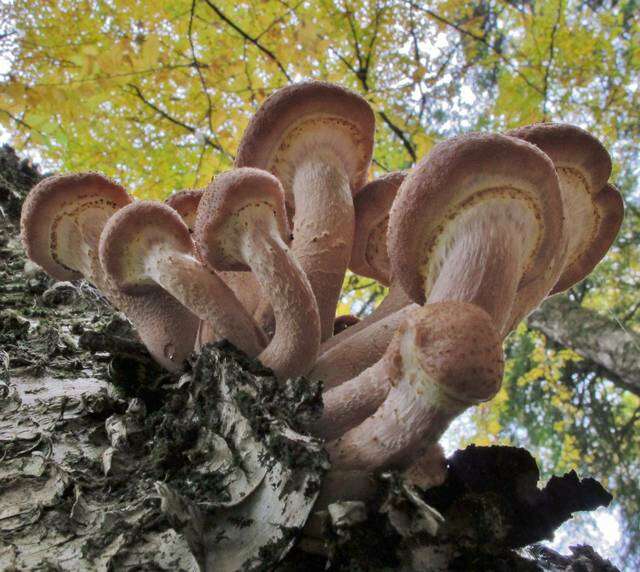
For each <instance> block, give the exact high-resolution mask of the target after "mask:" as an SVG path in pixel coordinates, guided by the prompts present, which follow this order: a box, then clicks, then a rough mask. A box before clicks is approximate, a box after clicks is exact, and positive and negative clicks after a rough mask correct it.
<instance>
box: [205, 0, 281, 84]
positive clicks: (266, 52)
mask: <svg viewBox="0 0 640 572" xmlns="http://www.w3.org/2000/svg"><path fill="white" fill-rule="evenodd" d="M204 1H205V2H206V3H207V5H208V6H209V8H211V9H212V10H213V11H214V12H215V13H216V14H217V16H218V18H220V19H221V20H222V21H223V22H225V23H226V24H228V25H229V26H230V27H231V28H233V29H234V30H235V31H236V32H238V34H240V35H241V36H242V37H243V38H244V39H245V40H247V41H248V42H251V43H252V44H253V45H254V46H255V47H256V48H258V49H259V50H260V51H261V52H262V53H263V54H264V55H265V56H267V57H268V58H269V59H270V60H271V61H273V62H274V63H275V64H276V66H278V69H279V70H280V71H281V72H282V75H283V76H284V77H286V78H287V81H291V77H290V76H289V74H288V73H287V70H286V69H285V67H284V66H283V65H282V62H280V60H279V59H278V58H277V57H276V55H275V54H274V53H273V52H272V51H271V50H270V49H269V48H265V47H264V46H263V45H262V43H261V42H260V41H259V40H258V38H255V37H253V36H251V35H249V34H248V33H247V32H245V31H244V30H243V29H242V28H241V27H240V26H238V24H236V23H235V22H234V21H233V20H231V19H230V18H229V17H228V16H227V15H226V14H225V13H224V12H223V11H222V10H220V8H218V7H217V6H216V5H215V4H214V3H213V2H212V1H211V0H204Z"/></svg>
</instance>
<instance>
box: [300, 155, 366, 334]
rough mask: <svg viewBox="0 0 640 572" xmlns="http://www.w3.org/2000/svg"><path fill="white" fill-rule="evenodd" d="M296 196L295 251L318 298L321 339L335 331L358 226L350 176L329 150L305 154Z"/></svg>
mask: <svg viewBox="0 0 640 572" xmlns="http://www.w3.org/2000/svg"><path fill="white" fill-rule="evenodd" d="M292 190H293V195H294V199H295V209H296V212H295V217H294V227H293V242H292V251H293V254H294V255H295V256H296V258H297V259H298V260H299V262H300V266H301V267H302V269H303V270H304V272H305V274H306V275H307V278H308V280H309V283H310V284H311V289H312V290H313V293H314V295H315V297H316V301H317V303H318V310H319V313H320V325H321V331H322V337H321V339H322V340H326V339H327V338H329V337H331V335H332V334H333V320H334V318H335V312H336V307H337V305H338V298H339V297H340V290H341V288H342V281H343V279H344V275H345V272H346V270H347V265H348V264H349V257H350V255H351V247H352V243H353V234H354V229H355V222H354V221H355V219H354V209H353V199H352V196H351V190H350V186H349V178H348V176H347V174H346V173H345V170H344V167H343V166H342V163H341V161H340V159H339V158H338V157H335V156H334V154H333V153H331V152H324V153H317V154H314V155H313V156H310V157H308V158H306V159H305V160H304V161H303V162H302V163H301V164H300V165H299V166H298V167H297V168H296V172H295V176H294V177H293V185H292Z"/></svg>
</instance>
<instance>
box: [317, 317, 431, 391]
mask: <svg viewBox="0 0 640 572" xmlns="http://www.w3.org/2000/svg"><path fill="white" fill-rule="evenodd" d="M419 308H420V306H418V305H417V304H410V305H409V306H406V307H405V308H402V309H401V310H398V311H397V312H394V313H393V314H389V315H388V316H386V317H385V318H383V319H381V320H378V321H376V322H375V323H373V324H371V325H369V326H368V327H367V328H365V329H361V330H359V331H358V332H356V333H355V334H354V335H353V336H351V337H350V338H348V339H347V340H345V341H344V342H343V343H341V344H338V345H337V346H335V347H333V348H331V349H330V350H329V351H327V352H325V353H323V354H322V355H321V356H320V357H319V358H318V360H317V361H316V363H315V364H314V366H313V369H312V370H311V371H310V372H309V378H310V379H316V380H320V381H322V383H323V384H324V388H325V390H330V389H332V388H333V387H336V386H338V385H340V384H341V383H344V382H345V381H347V380H350V379H351V378H353V377H354V376H357V375H358V374H360V373H361V372H362V371H363V370H365V369H367V368H368V367H370V366H373V364H375V363H376V362H377V361H378V360H379V359H380V358H381V357H382V356H383V355H384V352H385V350H386V349H387V346H388V345H389V342H390V341H391V339H392V338H393V335H394V334H395V332H396V330H397V329H398V327H399V326H400V325H401V324H402V323H403V322H404V321H405V320H406V319H407V318H408V317H409V316H411V315H412V314H413V313H415V312H416V311H418V310H419ZM358 326H360V324H356V325H355V326H352V328H357V327H358ZM349 329H351V328H349ZM336 337H341V335H340V336H336ZM353 386H354V387H355V386H356V382H355V381H354V382H353ZM335 395H336V396H337V395H339V393H336V394H335ZM337 399H338V400H339V399H340V398H337Z"/></svg>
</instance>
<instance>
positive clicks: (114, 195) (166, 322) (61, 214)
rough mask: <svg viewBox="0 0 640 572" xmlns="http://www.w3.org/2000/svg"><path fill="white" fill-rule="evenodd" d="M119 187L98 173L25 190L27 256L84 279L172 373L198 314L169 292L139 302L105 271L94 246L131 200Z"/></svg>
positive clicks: (60, 274) (60, 275) (61, 276)
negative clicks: (136, 332) (103, 296)
mask: <svg viewBox="0 0 640 572" xmlns="http://www.w3.org/2000/svg"><path fill="white" fill-rule="evenodd" d="M131 201H132V199H131V197H130V196H129V195H128V194H127V192H126V191H125V190H124V188H123V187H121V186H120V185H118V184H116V183H114V182H113V181H111V180H109V179H107V178H106V177H103V176H102V175H99V174H97V173H77V174H74V175H60V176H55V177H50V178H48V179H45V180H43V181H42V182H41V183H39V184H38V185H36V186H35V187H34V188H33V189H32V190H31V192H30V193H29V195H28V197H27V199H26V201H25V203H24V205H23V207H22V218H21V231H22V241H23V244H24V246H25V250H26V251H27V256H29V258H30V259H31V260H33V261H34V262H36V263H37V264H39V265H40V266H42V268H43V269H44V270H45V271H46V272H48V273H49V274H51V276H53V277H54V278H57V279H58V280H74V279H78V278H81V277H84V278H85V279H86V280H88V281H89V282H91V283H92V284H93V285H94V286H96V287H97V288H98V289H99V290H100V291H101V292H102V293H103V294H104V295H105V296H106V297H107V298H108V299H109V301H110V302H111V303H112V304H113V305H114V306H116V307H117V308H118V309H120V310H122V311H123V312H124V313H125V314H126V315H127V316H128V317H129V319H130V320H131V321H132V322H133V324H134V326H135V327H136V329H137V331H138V333H139V335H140V337H141V339H142V341H143V342H144V344H145V345H146V346H147V348H148V350H149V352H150V353H151V355H152V356H153V357H154V358H155V359H156V360H157V361H158V362H159V363H160V364H162V365H163V366H164V367H165V368H167V369H169V370H172V371H175V370H177V369H180V367H181V366H182V362H183V361H184V360H185V359H186V357H187V356H188V355H189V354H190V353H191V352H192V351H193V344H194V341H195V336H196V331H197V328H198V320H197V318H196V317H195V316H194V315H193V314H192V313H191V312H189V311H188V310H187V309H186V308H184V307H183V306H182V305H180V304H179V303H178V302H177V301H176V300H175V299H174V298H172V297H171V296H170V295H169V294H166V293H162V294H160V295H158V296H157V297H155V298H154V299H152V300H147V301H141V300H140V299H138V298H134V297H131V296H127V295H125V294H123V293H122V292H120V291H119V290H118V289H117V288H116V287H115V286H114V284H113V283H112V282H110V281H109V280H108V278H107V276H106V275H105V273H104V271H103V269H102V267H101V265H100V261H99V259H98V244H99V239H100V235H101V233H102V231H103V228H104V226H105V224H106V222H107V221H108V220H109V219H110V218H111V217H112V216H113V215H114V214H115V213H116V212H117V211H119V209H122V208H124V207H126V206H127V205H129V204H130V203H131Z"/></svg>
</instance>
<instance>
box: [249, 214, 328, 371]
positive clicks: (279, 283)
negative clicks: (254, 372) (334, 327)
mask: <svg viewBox="0 0 640 572" xmlns="http://www.w3.org/2000/svg"><path fill="white" fill-rule="evenodd" d="M274 226H275V225H274ZM241 250H242V254H243V257H244V259H245V260H246V261H247V262H248V264H249V266H250V267H251V271H252V272H253V273H254V274H255V276H256V278H257V280H258V283H259V284H261V285H262V288H263V289H264V290H265V292H267V293H268V296H269V299H270V301H271V306H272V308H273V313H274V317H275V332H274V335H273V338H272V339H271V341H270V342H269V345H268V346H267V347H266V348H265V350H264V351H263V352H262V353H261V354H260V355H259V356H258V359H259V360H260V361H261V362H262V363H263V364H264V365H265V366H267V367H268V368H271V369H272V370H273V371H274V372H275V373H276V375H277V376H278V377H292V376H295V375H300V374H302V373H304V372H306V370H307V368H308V366H307V365H306V363H305V364H304V365H302V366H301V365H300V356H301V355H303V356H308V357H309V358H310V360H315V356H316V355H317V352H318V342H319V340H318V339H317V337H316V336H314V335H313V334H311V335H310V334H309V330H310V327H309V321H311V322H313V317H312V316H310V315H309V314H308V313H307V312H306V307H307V305H308V300H309V299H310V297H311V298H312V297H313V294H312V292H311V291H310V288H309V283H308V281H307V280H306V279H305V277H304V274H303V272H302V269H301V268H300V266H299V265H298V264H297V263H296V261H295V259H294V258H293V257H292V256H291V255H290V254H289V252H288V251H289V249H288V247H287V245H286V244H285V243H284V242H283V241H282V239H281V238H280V236H279V235H278V232H277V230H276V229H270V228H262V225H260V224H257V225H256V226H255V227H254V228H253V229H251V230H250V231H249V232H247V233H246V234H245V235H244V240H243V241H242V247H241ZM311 329H312V328H311ZM293 340H295V350H293V349H292V341H293ZM296 354H297V355H296ZM304 361H305V362H306V361H307V360H306V359H305V360H304Z"/></svg>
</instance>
